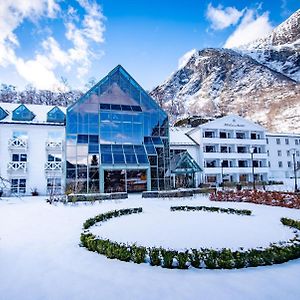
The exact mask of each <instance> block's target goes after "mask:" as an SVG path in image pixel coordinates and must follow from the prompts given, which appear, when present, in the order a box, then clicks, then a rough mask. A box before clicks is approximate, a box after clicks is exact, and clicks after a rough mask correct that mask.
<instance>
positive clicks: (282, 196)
mask: <svg viewBox="0 0 300 300" xmlns="http://www.w3.org/2000/svg"><path fill="white" fill-rule="evenodd" d="M209 199H210V200H211V201H225V202H227V201H228V202H249V203H255V204H264V205H271V206H281V207H287V208H297V209H299V208H300V193H292V192H271V191H258V190H243V191H218V192H216V193H211V194H210V196H209Z"/></svg>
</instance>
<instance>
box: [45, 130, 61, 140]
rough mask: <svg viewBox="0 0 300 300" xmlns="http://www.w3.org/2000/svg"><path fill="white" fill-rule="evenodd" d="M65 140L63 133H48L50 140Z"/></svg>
mask: <svg viewBox="0 0 300 300" xmlns="http://www.w3.org/2000/svg"><path fill="white" fill-rule="evenodd" d="M62 138H63V132H62V131H49V132H48V139H50V140H61V139H62Z"/></svg>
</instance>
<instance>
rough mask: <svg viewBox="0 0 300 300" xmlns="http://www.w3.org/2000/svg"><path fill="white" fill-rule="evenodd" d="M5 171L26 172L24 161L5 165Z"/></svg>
mask: <svg viewBox="0 0 300 300" xmlns="http://www.w3.org/2000/svg"><path fill="white" fill-rule="evenodd" d="M7 170H8V171H10V172H12V171H23V172H26V171H27V162H25V161H11V162H9V163H8V164H7Z"/></svg>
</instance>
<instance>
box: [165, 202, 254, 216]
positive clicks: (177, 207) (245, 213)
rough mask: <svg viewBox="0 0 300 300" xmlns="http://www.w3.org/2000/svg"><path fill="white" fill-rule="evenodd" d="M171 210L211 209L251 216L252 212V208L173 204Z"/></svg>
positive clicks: (211, 210) (212, 210) (218, 211)
mask: <svg viewBox="0 0 300 300" xmlns="http://www.w3.org/2000/svg"><path fill="white" fill-rule="evenodd" d="M170 210H171V211H201V210H203V211H210V212H217V213H227V214H236V215H246V216H250V215H251V214H252V211H251V210H248V209H235V208H221V207H214V206H187V205H185V206H171V207H170Z"/></svg>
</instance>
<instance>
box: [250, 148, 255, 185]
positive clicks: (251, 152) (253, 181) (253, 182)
mask: <svg viewBox="0 0 300 300" xmlns="http://www.w3.org/2000/svg"><path fill="white" fill-rule="evenodd" d="M250 154H251V166H252V185H253V190H255V178H254V163H253V154H254V147H253V146H252V147H250Z"/></svg>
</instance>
